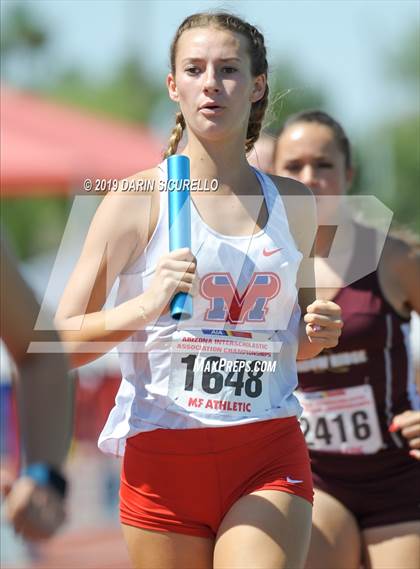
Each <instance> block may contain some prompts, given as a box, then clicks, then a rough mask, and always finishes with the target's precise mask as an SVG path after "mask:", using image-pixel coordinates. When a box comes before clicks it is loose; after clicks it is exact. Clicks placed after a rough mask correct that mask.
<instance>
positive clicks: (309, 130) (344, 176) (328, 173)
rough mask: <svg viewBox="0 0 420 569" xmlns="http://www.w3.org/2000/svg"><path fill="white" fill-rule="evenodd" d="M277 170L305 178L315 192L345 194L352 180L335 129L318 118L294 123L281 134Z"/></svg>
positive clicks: (302, 179) (277, 151)
mask: <svg viewBox="0 0 420 569" xmlns="http://www.w3.org/2000/svg"><path fill="white" fill-rule="evenodd" d="M275 173H276V174H278V175H279V176H286V177H288V178H294V179H295V180H298V181H299V182H302V183H303V184H305V186H307V187H308V188H310V189H311V190H312V192H313V193H314V195H315V196H327V195H335V196H339V195H343V194H345V193H346V191H347V189H348V188H349V186H350V184H351V180H352V171H351V169H347V168H346V165H345V158H344V154H343V153H342V152H341V150H340V149H339V147H338V146H337V142H336V140H335V138H334V133H333V131H332V130H331V128H329V127H328V126H326V125H323V124H319V123H316V122H310V123H309V122H301V123H295V124H292V125H291V126H289V127H288V128H286V130H285V131H284V132H283V133H282V134H281V136H280V138H279V139H278V142H277V147H276V156H275Z"/></svg>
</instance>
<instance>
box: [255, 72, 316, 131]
mask: <svg viewBox="0 0 420 569" xmlns="http://www.w3.org/2000/svg"><path fill="white" fill-rule="evenodd" d="M269 86H270V103H269V107H268V110H267V113H266V119H265V121H264V122H265V130H266V131H267V132H269V133H272V134H276V133H277V132H278V131H279V129H280V126H281V125H282V123H283V122H284V121H285V120H286V118H287V117H288V116H289V115H291V114H293V113H297V112H298V111H302V110H304V109H309V108H312V109H313V108H321V109H322V108H325V95H324V93H323V92H322V91H321V90H320V89H319V88H318V87H316V86H313V85H305V83H304V81H303V79H302V77H300V76H299V75H298V73H296V71H295V69H294V68H293V67H292V66H291V65H289V64H287V63H285V62H280V63H277V64H276V65H275V71H274V72H273V73H270V76H269Z"/></svg>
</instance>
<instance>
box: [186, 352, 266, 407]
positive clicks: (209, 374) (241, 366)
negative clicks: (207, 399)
mask: <svg viewBox="0 0 420 569" xmlns="http://www.w3.org/2000/svg"><path fill="white" fill-rule="evenodd" d="M196 359H197V356H196V355H194V354H190V355H188V356H186V357H184V358H182V359H181V362H182V363H183V364H185V365H186V372H185V386H184V389H185V391H193V389H194V381H195V379H196V378H195V375H196V371H195V370H196V369H197V367H196ZM231 367H232V366H231ZM221 368H222V366H221V358H220V357H218V356H208V357H207V358H205V360H204V361H201V362H200V366H199V368H198V369H199V370H200V371H201V388H202V390H203V391H204V392H206V393H209V394H211V395H214V394H216V393H220V392H221V391H222V389H223V387H234V388H235V391H234V394H235V395H236V396H238V397H240V396H241V395H242V391H243V390H245V394H246V395H247V396H248V397H259V396H260V395H261V392H262V381H261V377H262V376H263V373H264V372H263V371H262V370H261V369H260V368H261V362H260V361H259V360H251V361H250V360H235V362H234V367H233V370H232V371H229V372H225V373H222V371H221Z"/></svg>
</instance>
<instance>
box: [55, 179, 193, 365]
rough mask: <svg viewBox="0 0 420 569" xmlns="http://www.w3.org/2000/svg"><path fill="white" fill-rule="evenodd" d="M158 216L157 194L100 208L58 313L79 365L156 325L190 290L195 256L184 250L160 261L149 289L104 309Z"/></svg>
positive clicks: (108, 199)
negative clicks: (174, 301)
mask: <svg viewBox="0 0 420 569" xmlns="http://www.w3.org/2000/svg"><path fill="white" fill-rule="evenodd" d="M145 176H153V174H151V171H149V172H146V173H144V174H143V177H145ZM158 216H159V192H158V191H157V190H156V191H153V192H138V193H136V194H123V193H120V192H116V193H109V194H108V195H107V196H105V198H104V199H103V201H102V203H101V204H100V206H99V208H98V210H97V212H96V214H95V216H94V219H93V221H92V224H91V226H90V229H89V232H88V235H87V238H86V241H85V244H84V246H83V250H82V253H81V256H80V259H79V261H78V263H77V265H76V267H75V269H74V271H73V274H72V276H71V277H70V280H69V282H68V284H67V286H66V289H65V291H64V294H63V297H62V299H61V302H60V306H59V308H58V311H57V314H56V326H57V328H58V330H59V331H60V334H61V338H62V340H63V341H64V342H65V343H66V344H65V347H66V349H67V351H68V353H69V354H70V357H71V362H72V365H73V366H74V367H77V366H81V365H84V364H86V363H88V362H90V361H92V360H94V359H96V358H98V357H99V356H101V355H103V354H104V353H106V352H108V351H109V350H110V349H112V348H113V347H114V346H116V345H117V344H119V343H120V342H122V341H123V340H125V339H127V338H128V337H129V336H131V335H132V334H133V332H134V331H136V330H138V329H142V328H144V327H145V326H146V325H147V324H149V323H150V322H152V321H154V320H155V319H156V318H157V317H159V315H160V314H162V313H164V312H166V310H167V309H168V307H169V303H170V300H171V299H172V297H173V296H174V294H175V293H176V292H181V291H182V292H187V293H188V292H191V289H192V283H193V278H194V273H195V262H194V258H193V256H192V254H191V252H190V251H189V250H187V249H179V250H177V251H173V252H171V253H168V254H167V255H164V256H162V257H161V259H160V261H159V263H158V265H157V267H156V270H155V277H154V280H153V282H152V284H151V286H150V288H149V289H148V290H146V291H145V292H144V293H142V294H140V295H138V296H137V297H135V298H133V299H131V300H128V301H126V302H124V303H122V304H120V305H119V306H117V307H115V308H111V309H108V310H103V306H104V304H105V301H106V298H107V296H108V294H109V292H110V290H111V288H112V285H113V283H114V282H115V279H116V278H117V276H118V275H119V274H120V273H121V272H122V271H123V270H124V268H126V267H128V266H129V265H130V264H131V263H132V261H133V260H134V259H135V258H136V257H137V256H138V255H140V254H141V253H142V252H143V251H144V248H145V246H146V245H147V242H148V240H149V238H150V236H151V235H152V233H153V230H154V228H155V226H156V223H157V219H158ZM92 343H94V344H92Z"/></svg>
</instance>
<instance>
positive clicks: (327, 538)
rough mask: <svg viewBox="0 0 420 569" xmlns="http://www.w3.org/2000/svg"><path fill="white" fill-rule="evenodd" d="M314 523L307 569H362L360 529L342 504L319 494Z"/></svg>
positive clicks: (318, 492) (328, 496)
mask: <svg viewBox="0 0 420 569" xmlns="http://www.w3.org/2000/svg"><path fill="white" fill-rule="evenodd" d="M312 523H313V525H312V536H311V545H310V548H309V554H308V560H307V563H306V569H359V566H360V557H361V543H360V533H359V528H358V526H357V522H356V520H355V518H354V516H353V515H352V514H351V512H350V511H349V510H348V509H347V508H345V507H344V506H343V504H342V503H341V502H339V501H338V500H336V499H335V498H333V497H332V496H330V495H329V494H327V493H325V492H322V491H321V490H315V498H314V510H313V516H312Z"/></svg>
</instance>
